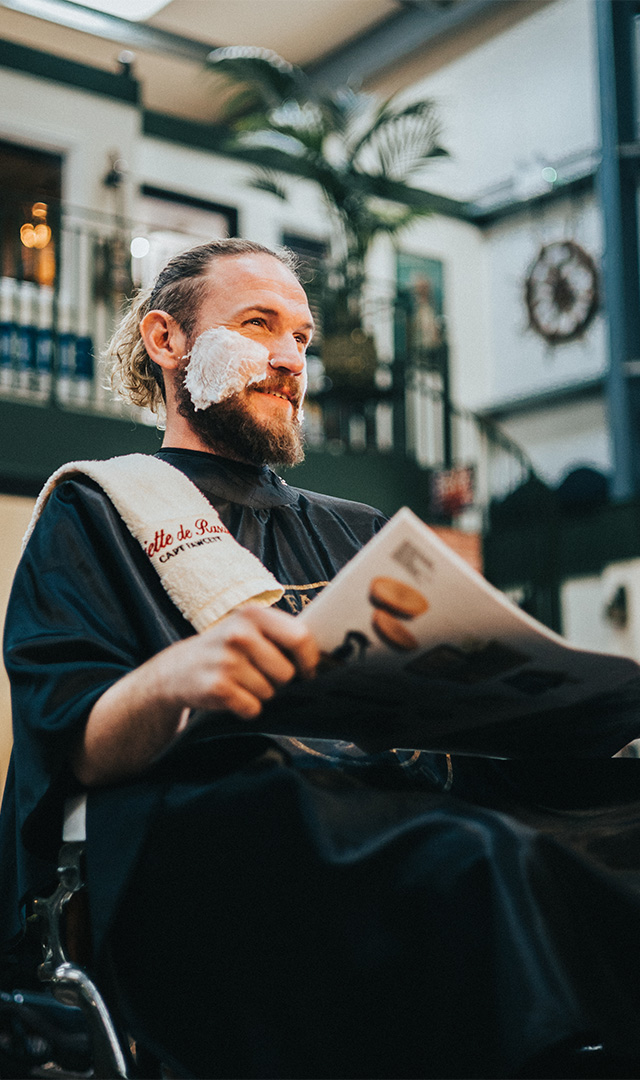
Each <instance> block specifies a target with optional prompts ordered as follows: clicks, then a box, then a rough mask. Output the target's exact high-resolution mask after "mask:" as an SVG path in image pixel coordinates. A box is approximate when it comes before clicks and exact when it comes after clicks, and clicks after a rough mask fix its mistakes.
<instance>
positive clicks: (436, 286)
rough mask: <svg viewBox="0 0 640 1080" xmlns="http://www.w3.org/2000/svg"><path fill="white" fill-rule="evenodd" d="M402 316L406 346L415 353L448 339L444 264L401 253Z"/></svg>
mask: <svg viewBox="0 0 640 1080" xmlns="http://www.w3.org/2000/svg"><path fill="white" fill-rule="evenodd" d="M397 289H398V300H399V302H400V304H399V316H403V319H404V321H405V329H404V334H403V335H402V336H403V337H404V336H405V335H406V339H405V340H406V346H407V347H408V349H409V351H410V352H412V353H417V354H418V355H420V354H425V353H429V352H431V351H432V350H435V349H437V348H438V346H440V345H441V344H442V342H443V340H444V318H443V316H444V266H443V263H442V261H441V260H440V259H433V258H430V257H429V256H426V255H408V254H406V253H405V252H399V253H398V262H397Z"/></svg>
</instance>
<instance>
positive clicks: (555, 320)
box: [525, 240, 598, 344]
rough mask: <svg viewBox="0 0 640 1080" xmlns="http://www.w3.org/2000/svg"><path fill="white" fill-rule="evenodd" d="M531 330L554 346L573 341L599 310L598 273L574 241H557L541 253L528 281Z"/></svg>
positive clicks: (526, 292)
mask: <svg viewBox="0 0 640 1080" xmlns="http://www.w3.org/2000/svg"><path fill="white" fill-rule="evenodd" d="M525 298H526V303H527V309H528V311H529V319H530V321H531V326H532V327H533V329H534V330H537V331H538V333H539V334H542V336H543V337H544V338H545V339H546V340H547V341H550V342H552V343H554V344H557V343H559V342H562V341H571V340H572V339H573V338H576V337H579V335H580V334H581V333H582V332H583V331H584V330H585V329H586V327H587V326H588V325H589V323H590V322H591V320H592V318H593V316H594V315H595V313H596V311H597V310H598V271H597V268H596V264H595V263H594V261H593V259H592V258H591V256H590V255H588V254H587V252H586V251H585V250H584V249H583V248H581V247H580V245H579V244H576V243H574V242H573V240H556V241H554V243H552V244H545V245H544V247H542V248H541V249H540V252H539V253H538V257H537V259H536V261H535V262H534V264H533V266H532V268H531V270H530V271H529V274H528V276H527V281H526V291H525Z"/></svg>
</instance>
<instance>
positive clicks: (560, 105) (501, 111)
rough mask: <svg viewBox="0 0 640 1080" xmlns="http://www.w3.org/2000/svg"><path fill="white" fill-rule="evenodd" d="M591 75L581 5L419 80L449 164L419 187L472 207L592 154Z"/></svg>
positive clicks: (541, 17)
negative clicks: (494, 192)
mask: <svg viewBox="0 0 640 1080" xmlns="http://www.w3.org/2000/svg"><path fill="white" fill-rule="evenodd" d="M412 67H413V69H414V70H415V69H416V63H415V62H414V63H413V65H412ZM595 71H596V66H595V40H594V20H593V7H592V4H591V2H590V0H557V2H555V3H553V4H550V5H548V6H547V7H544V8H542V9H541V10H539V11H537V12H536V13H535V14H533V15H532V16H531V17H530V18H527V19H523V20H522V21H521V22H519V23H518V24H517V25H516V26H512V27H510V28H508V29H506V30H504V31H503V32H502V33H500V34H498V35H497V36H496V37H494V38H493V39H492V40H489V41H486V42H484V43H482V44H481V45H479V46H478V47H477V48H475V49H474V50H473V51H471V52H468V53H467V54H466V55H464V56H461V57H459V58H457V59H456V60H454V61H453V62H452V63H450V64H448V65H447V66H445V67H442V68H440V69H439V70H437V71H435V72H434V73H433V74H430V75H428V76H427V77H425V78H424V79H422V80H419V81H418V82H417V83H415V84H414V86H412V88H411V91H410V96H411V97H413V96H423V95H424V96H426V97H432V98H434V99H435V101H436V102H437V104H438V106H439V112H440V115H441V118H442V127H443V135H442V142H443V144H444V145H445V146H446V148H447V149H448V150H449V151H450V154H451V158H450V160H449V161H442V162H440V163H439V164H438V165H437V166H434V167H433V168H431V169H429V170H428V175H425V186H426V187H429V188H432V189H434V190H436V189H437V190H438V191H441V192H443V193H445V194H447V195H450V196H453V197H458V198H463V199H465V198H474V197H476V196H477V195H478V194H479V193H480V192H482V191H484V190H485V189H487V188H491V187H492V186H494V185H497V184H501V183H503V182H504V181H505V180H508V179H509V178H510V177H513V178H514V179H518V180H519V182H520V183H521V184H525V183H526V181H527V178H528V176H529V175H530V174H531V173H532V172H534V171H535V170H537V171H538V172H539V169H540V168H541V167H542V165H543V164H547V163H549V164H552V165H553V164H554V163H555V162H556V161H557V160H560V159H564V158H566V157H567V156H570V155H573V154H575V153H581V152H582V151H584V150H585V149H587V148H591V147H593V146H594V145H597V143H598V120H597V107H596V101H597V99H596V87H595V84H594V73H595ZM543 186H544V185H543Z"/></svg>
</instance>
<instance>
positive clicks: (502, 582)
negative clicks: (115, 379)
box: [0, 0, 640, 784]
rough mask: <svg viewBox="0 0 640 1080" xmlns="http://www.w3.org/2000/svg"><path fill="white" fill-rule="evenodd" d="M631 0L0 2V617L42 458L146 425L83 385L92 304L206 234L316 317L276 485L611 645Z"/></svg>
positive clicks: (625, 576)
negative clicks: (433, 552)
mask: <svg viewBox="0 0 640 1080" xmlns="http://www.w3.org/2000/svg"><path fill="white" fill-rule="evenodd" d="M639 15H640V3H637V2H636V0H166V2H164V3H163V2H162V0H99V2H98V0H96V3H95V5H93V4H92V5H87V6H82V5H80V4H76V3H72V2H70V0H0V522H1V526H0V531H1V536H2V560H1V561H0V612H2V611H4V607H5V604H6V599H7V595H8V591H9V588H10V582H11V577H12V574H13V571H14V568H15V565H16V563H17V560H18V558H19V551H20V541H21V536H22V534H23V532H24V530H25V528H26V525H27V522H28V520H29V517H30V514H31V509H32V506H33V502H34V498H35V496H36V494H37V492H38V490H39V488H40V487H41V485H42V483H43V482H44V480H45V479H46V477H47V476H48V475H49V474H50V473H51V472H52V471H53V470H54V469H55V468H57V467H58V466H59V465H60V464H62V463H63V462H65V461H68V460H72V459H78V458H86V457H106V456H109V455H112V454H118V453H126V452H130V451H135V450H142V451H150V452H153V451H154V450H156V449H157V448H158V447H159V445H160V442H161V439H162V432H161V431H159V430H158V429H157V427H156V421H155V418H154V417H153V416H151V415H150V414H146V413H144V412H143V411H141V410H135V409H132V408H131V407H127V406H125V405H124V404H122V403H119V402H118V401H116V400H114V398H113V395H112V394H111V392H110V391H109V390H108V389H107V380H106V377H105V372H104V370H103V366H102V364H101V360H100V352H101V349H102V347H103V346H104V344H105V342H106V340H107V339H108V337H109V334H110V332H111V330H112V328H113V326H114V324H115V322H116V320H117V318H118V314H119V312H120V310H121V307H122V304H123V302H124V301H125V299H126V298H127V297H128V296H130V295H131V293H132V291H133V290H134V288H135V287H136V286H139V285H144V284H146V283H148V282H150V281H151V280H152V279H153V277H154V275H155V274H156V273H157V271H158V270H159V269H160V268H161V267H162V265H163V264H164V263H165V262H166V260H167V259H168V258H169V257H170V256H171V255H172V254H174V253H176V252H178V251H180V250H182V249H184V248H186V247H189V246H192V245H194V244H197V243H199V242H202V241H205V240H207V239H211V238H213V237H223V236H236V235H237V236H242V237H248V238H251V239H254V240H258V241H261V242H263V243H266V244H268V245H272V246H273V245H280V244H283V243H284V244H286V245H288V246H289V247H291V248H293V249H294V250H295V251H296V252H297V253H298V254H299V256H300V259H301V264H302V273H303V280H304V282H305V284H306V287H307V289H308V292H309V295H310V298H311V303H312V306H313V309H314V313H315V316H316V319H317V322H318V326H319V332H318V334H317V336H316V338H315V340H314V342H313V345H312V350H311V353H312V355H311V357H310V364H309V370H310V394H309V399H308V405H307V409H306V421H305V422H306V431H307V446H308V452H307V459H306V461H305V463H304V464H303V465H302V466H300V467H298V468H297V469H296V470H295V473H294V474H293V477H294V482H295V483H296V484H297V485H298V486H302V487H311V488H315V489H316V490H320V491H327V492H330V493H332V494H335V495H342V496H345V497H349V498H354V499H361V500H363V501H366V502H368V503H372V504H374V505H377V506H379V507H380V508H381V509H382V510H384V511H385V512H387V513H389V514H391V513H393V512H394V511H395V510H396V509H398V508H399V507H400V506H401V505H405V504H406V505H408V506H410V507H411V508H412V509H413V510H415V511H416V513H418V514H419V515H420V516H421V517H423V519H424V520H426V521H428V522H429V523H431V524H433V525H434V526H436V527H437V528H438V529H439V530H440V531H441V533H442V535H443V536H444V537H445V538H446V539H447V540H449V542H451V543H452V544H453V546H454V547H456V548H457V549H458V550H459V551H460V552H461V553H462V554H463V555H465V557H467V558H469V559H470V560H471V561H472V562H474V564H475V565H476V566H478V567H480V568H482V569H483V571H484V573H485V574H486V576H487V577H488V578H489V580H490V581H492V582H493V583H494V584H496V585H497V586H498V587H500V588H501V589H503V590H504V591H505V592H506V593H507V594H508V595H509V596H510V597H511V598H512V599H514V600H515V601H516V602H517V603H519V604H521V605H522V607H524V608H525V610H527V611H529V612H531V613H532V614H533V615H535V616H536V617H537V618H539V619H541V620H542V621H543V622H544V623H546V624H547V625H548V626H550V627H552V628H553V629H555V630H559V631H561V632H562V633H563V634H565V635H566V636H567V637H568V638H569V640H571V641H572V642H574V643H576V644H578V645H580V646H584V647H588V648H596V649H606V650H609V651H614V652H620V653H623V654H627V655H631V656H634V657H635V658H637V659H640V415H639V408H640V286H639V278H640V274H639V253H638V220H637V218H638V214H637V195H638V183H639V173H638V163H639V162H640V137H639V131H638V119H637V115H638V90H637V85H636V67H637V57H638V47H639V43H640V39H639V36H638V17H639ZM246 47H251V48H246ZM280 58H283V59H282V60H281V59H280ZM389 98H392V100H391V103H390V104H389V103H388V104H386V105H385V104H384V103H385V102H388V99H389ZM3 680H4V676H3ZM0 692H1V698H0V784H1V782H2V780H3V777H4V771H5V768H6V763H7V758H8V753H9V748H10V739H11V734H10V730H11V729H10V713H9V702H8V688H7V686H6V680H4V681H3V682H2V685H1V686H0Z"/></svg>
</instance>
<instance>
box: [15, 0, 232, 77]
mask: <svg viewBox="0 0 640 1080" xmlns="http://www.w3.org/2000/svg"><path fill="white" fill-rule="evenodd" d="M0 7H5V8H10V9H11V10H12V11H19V12H21V14H23V15H33V16H35V18H37V19H44V20H45V21H46V22H51V23H57V24H58V25H59V26H67V27H69V29H71V30H80V31H82V32H83V33H85V34H93V36H94V37H99V38H105V39H106V40H107V41H117V42H118V44H119V45H121V46H122V47H123V48H125V49H132V50H134V49H144V50H145V51H147V52H155V53H165V54H166V55H168V56H175V57H178V58H180V59H182V60H191V61H192V62H194V63H197V64H204V63H205V62H206V59H207V56H208V55H209V53H210V52H211V50H212V49H213V48H215V45H213V44H211V43H208V44H207V43H205V42H202V41H193V40H192V39H191V38H186V37H181V36H180V35H179V34H172V33H170V32H169V31H168V30H160V29H159V28H158V27H155V26H147V25H146V24H145V23H136V22H132V21H131V20H130V19H120V18H118V17H117V16H116V15H108V14H106V12H103V11H94V10H93V9H92V8H88V7H83V6H81V5H80V4H72V3H69V2H68V0H0Z"/></svg>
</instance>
